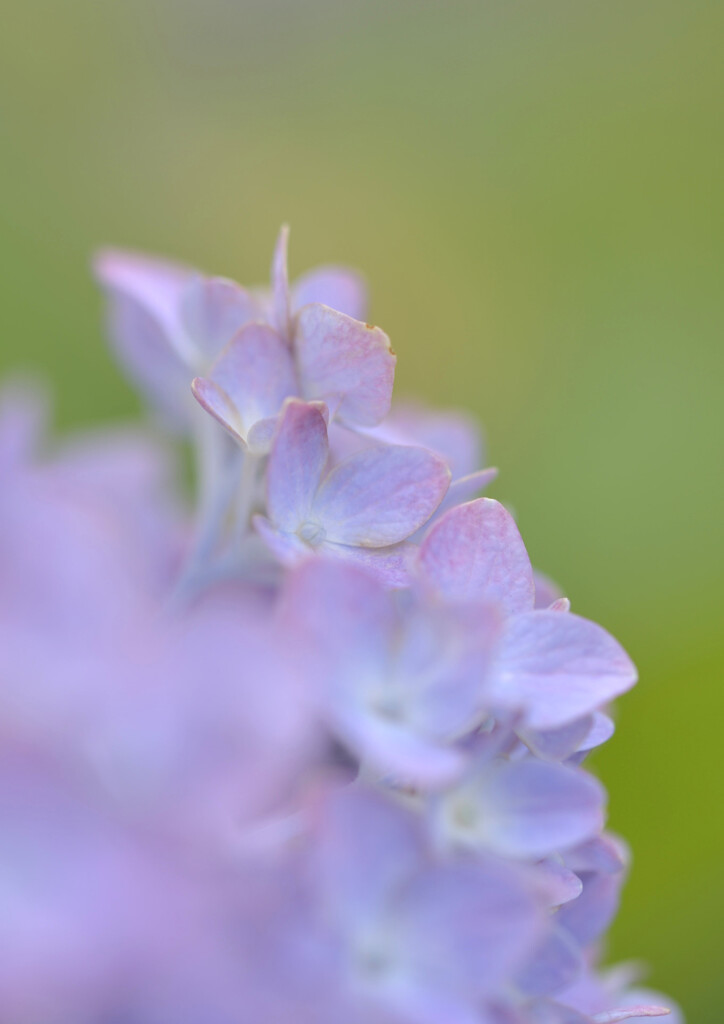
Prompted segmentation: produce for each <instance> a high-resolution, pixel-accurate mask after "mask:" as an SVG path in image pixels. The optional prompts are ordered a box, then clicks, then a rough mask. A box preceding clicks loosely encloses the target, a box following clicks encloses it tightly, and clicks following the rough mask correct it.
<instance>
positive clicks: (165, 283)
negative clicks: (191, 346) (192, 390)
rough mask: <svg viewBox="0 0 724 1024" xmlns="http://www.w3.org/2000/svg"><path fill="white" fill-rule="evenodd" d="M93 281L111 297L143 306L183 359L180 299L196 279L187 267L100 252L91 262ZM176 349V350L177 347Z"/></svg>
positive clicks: (136, 255)
mask: <svg viewBox="0 0 724 1024" xmlns="http://www.w3.org/2000/svg"><path fill="white" fill-rule="evenodd" d="M93 272H94V274H95V277H96V280H97V281H98V282H99V283H100V284H101V285H102V286H103V288H105V289H108V290H109V291H110V293H111V294H112V295H119V296H125V297H127V298H130V299H133V300H134V301H135V302H136V303H137V304H138V305H140V306H142V307H143V308H144V309H145V310H146V312H147V313H149V314H150V316H152V317H153V319H154V320H155V321H156V323H157V324H158V325H159V327H160V328H161V329H162V330H163V331H164V333H165V334H166V336H167V339H168V341H169V343H170V344H171V346H172V347H173V348H175V349H176V351H177V354H178V355H179V356H180V357H182V358H186V356H187V355H188V354H189V350H188V349H187V348H185V347H182V346H183V345H184V341H183V338H182V337H180V335H182V334H183V330H182V327H181V322H180V309H181V296H182V294H183V292H184V290H185V289H186V287H187V286H188V285H189V283H190V282H191V281H192V280H193V279H194V277H195V276H196V272H195V271H194V270H192V269H191V268H190V267H186V266H184V265H183V264H180V263H174V262H172V261H171V260H163V259H156V258H154V257H151V256H143V255H141V254H140V253H135V252H126V251H123V250H121V249H102V250H101V251H100V252H99V253H97V255H96V257H95V259H94V261H93ZM177 346H179V347H177Z"/></svg>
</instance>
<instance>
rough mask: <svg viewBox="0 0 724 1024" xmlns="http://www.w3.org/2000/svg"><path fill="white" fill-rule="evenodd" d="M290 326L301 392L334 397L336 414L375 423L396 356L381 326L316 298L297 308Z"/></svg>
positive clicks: (385, 404) (387, 396)
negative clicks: (347, 313)
mask: <svg viewBox="0 0 724 1024" xmlns="http://www.w3.org/2000/svg"><path fill="white" fill-rule="evenodd" d="M293 330H294V346H295V352H296V358H297V368H298V371H299V378H300V383H301V388H302V394H303V395H304V396H305V398H310V399H315V398H316V399H321V400H322V401H325V402H326V401H329V402H330V403H331V404H334V402H333V399H335V398H336V399H337V401H338V405H337V408H336V415H337V416H338V417H339V419H340V420H342V421H343V422H345V423H348V424H351V425H353V426H360V427H371V426H374V425H375V424H376V423H379V421H380V420H381V419H382V418H383V417H384V416H385V415H386V414H387V412H388V410H389V408H390V400H391V397H392V384H393V381H394V376H395V361H396V360H395V356H394V354H393V352H392V349H391V348H390V340H389V338H388V337H387V335H386V334H385V333H384V331H381V330H380V329H379V327H371V326H370V325H369V324H365V323H362V322H361V321H359V320H353V319H352V317H349V316H345V315H344V314H343V313H338V312H337V311H336V310H333V309H329V308H328V307H327V306H322V305H321V304H319V303H312V304H311V305H309V306H304V307H303V309H300V311H299V312H298V313H297V315H296V318H295V324H294V328H293Z"/></svg>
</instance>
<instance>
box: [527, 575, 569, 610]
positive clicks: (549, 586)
mask: <svg viewBox="0 0 724 1024" xmlns="http://www.w3.org/2000/svg"><path fill="white" fill-rule="evenodd" d="M533 578H534V580H535V607H536V608H539V609H543V608H550V606H551V605H552V604H553V602H554V601H557V600H558V599H559V598H561V597H563V591H562V590H561V588H560V587H559V586H558V584H557V583H555V582H554V581H553V580H552V579H551V578H550V577H549V576H546V575H545V574H544V573H542V572H538V570H537V569H536V571H535V572H534V573H533Z"/></svg>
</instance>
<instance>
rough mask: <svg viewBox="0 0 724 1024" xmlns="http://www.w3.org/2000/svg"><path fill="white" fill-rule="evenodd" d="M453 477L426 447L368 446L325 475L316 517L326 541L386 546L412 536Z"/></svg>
mask: <svg viewBox="0 0 724 1024" xmlns="http://www.w3.org/2000/svg"><path fill="white" fill-rule="evenodd" d="M449 481H450V474H449V471H448V469H447V466H446V465H445V464H444V462H443V461H442V460H441V459H440V458H438V456H436V455H433V453H432V452H430V451H427V450H426V449H424V448H408V447H403V446H401V445H387V446H383V445H379V446H375V447H374V448H365V449H363V450H362V451H360V452H357V453H356V454H354V455H351V456H350V457H349V458H348V459H345V460H344V462H341V463H339V465H337V466H335V467H334V469H333V470H332V471H331V473H330V474H329V475H328V476H327V478H326V479H325V480H324V482H323V483H322V485H321V487H320V489H319V492H318V494H317V496H316V498H315V500H314V507H313V515H314V518H315V520H316V521H318V522H319V523H320V524H321V525H322V526H323V527H324V530H325V534H326V539H327V540H328V541H332V542H334V543H336V544H348V545H354V546H357V547H386V546H388V545H390V544H397V543H398V542H399V541H402V540H404V539H405V538H406V537H409V536H410V534H412V533H414V532H415V530H417V529H418V528H419V527H420V526H422V524H423V523H424V522H426V521H427V520H428V519H429V518H430V516H431V515H432V513H433V512H434V511H435V509H436V508H437V506H438V505H439V504H440V502H441V500H442V498H443V495H444V494H445V491H446V490H447V487H448V484H449Z"/></svg>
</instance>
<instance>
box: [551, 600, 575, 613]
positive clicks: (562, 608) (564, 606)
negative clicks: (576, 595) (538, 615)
mask: <svg viewBox="0 0 724 1024" xmlns="http://www.w3.org/2000/svg"><path fill="white" fill-rule="evenodd" d="M570 610H571V602H570V600H569V599H568V598H567V597H558V598H556V600H555V601H552V602H551V603H550V604H549V605H548V611H549V612H569V611H570Z"/></svg>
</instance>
